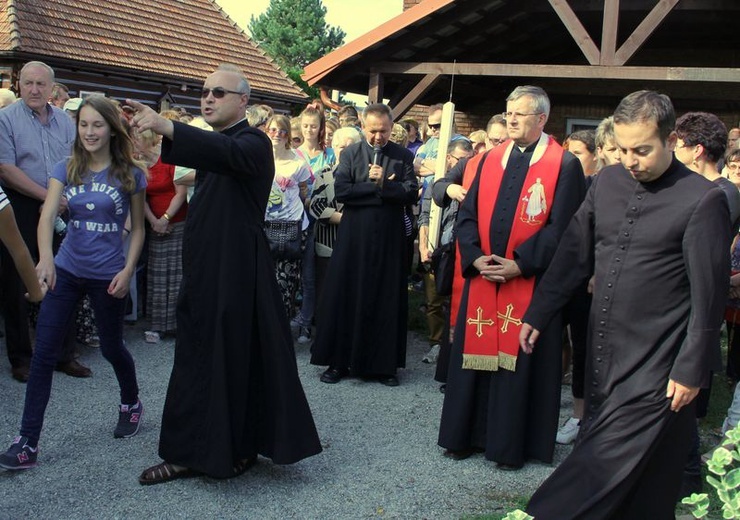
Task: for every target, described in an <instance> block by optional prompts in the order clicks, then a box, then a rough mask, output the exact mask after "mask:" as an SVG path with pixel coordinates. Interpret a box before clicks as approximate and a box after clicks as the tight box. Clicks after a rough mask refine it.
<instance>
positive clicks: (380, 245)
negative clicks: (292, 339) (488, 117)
mask: <svg viewBox="0 0 740 520" xmlns="http://www.w3.org/2000/svg"><path fill="white" fill-rule="evenodd" d="M362 117H363V123H364V124H363V133H364V134H365V139H364V140H363V141H361V142H359V143H356V144H353V145H351V146H349V147H348V148H346V149H345V150H344V151H343V152H342V155H341V157H340V159H339V165H338V166H337V169H336V171H335V173H334V179H335V180H334V192H335V194H336V200H337V201H338V202H341V203H343V204H344V209H343V211H342V221H341V223H340V224H339V230H338V235H337V240H336V242H335V244H334V251H333V253H332V256H331V260H330V262H329V268H328V270H327V276H326V282H325V287H324V291H323V294H322V297H321V301H319V313H318V316H319V320H318V322H317V323H316V336H315V340H314V343H313V347H312V349H311V363H313V364H314V365H322V366H326V365H328V366H329V368H327V369H326V371H325V372H324V373H323V374H322V375H321V381H323V382H324V383H329V384H333V383H338V382H339V381H340V380H341V379H342V378H343V377H346V376H347V375H353V376H360V377H373V378H377V379H378V381H380V382H381V383H383V384H385V385H387V386H397V385H398V378H397V377H396V370H397V369H398V368H400V367H404V366H405V364H406V334H407V330H406V329H407V314H408V304H407V300H408V290H407V286H406V277H407V272H406V265H405V262H404V258H405V250H406V233H405V227H404V207H405V206H407V205H409V204H413V203H414V202H415V201H416V198H417V192H418V184H417V181H416V176H415V174H414V165H413V162H414V157H413V155H412V154H411V152H409V151H408V150H407V149H406V148H403V147H402V146H399V145H397V144H395V143H392V142H390V141H389V140H388V139H389V137H390V133H391V128H392V126H393V115H392V113H391V110H390V108H389V107H388V106H386V105H383V104H380V103H378V104H373V105H369V106H367V107H366V108H365V110H364V111H363V116H362Z"/></svg>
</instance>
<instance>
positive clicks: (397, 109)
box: [392, 74, 440, 121]
mask: <svg viewBox="0 0 740 520" xmlns="http://www.w3.org/2000/svg"><path fill="white" fill-rule="evenodd" d="M439 78H440V75H439V74H427V75H426V76H424V77H423V78H422V79H421V81H419V83H417V84H416V86H415V87H414V88H412V89H411V91H409V93H408V94H406V95H405V96H404V97H403V99H402V100H401V101H399V102H398V104H397V105H396V106H394V107H392V108H393V117H395V118H396V121H398V120H399V119H401V118H402V117H403V116H404V114H405V113H406V112H408V111H409V109H410V108H411V107H412V106H414V105H415V104H416V101H417V100H418V99H419V98H420V97H421V96H423V95H424V94H426V93H427V91H428V90H429V89H430V88H432V87H433V86H434V84H435V83H436V82H437V81H438V80H439Z"/></svg>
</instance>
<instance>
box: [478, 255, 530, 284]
mask: <svg viewBox="0 0 740 520" xmlns="http://www.w3.org/2000/svg"><path fill="white" fill-rule="evenodd" d="M473 267H475V268H476V269H477V270H478V272H479V273H480V275H481V276H482V277H483V278H485V279H486V280H488V281H489V282H496V283H506V282H508V281H509V280H511V279H512V278H516V277H517V276H521V275H522V271H521V269H519V265H517V263H516V262H515V261H514V260H510V259H508V258H504V257H503V256H498V255H483V256H479V257H478V258H476V259H475V261H474V262H473Z"/></svg>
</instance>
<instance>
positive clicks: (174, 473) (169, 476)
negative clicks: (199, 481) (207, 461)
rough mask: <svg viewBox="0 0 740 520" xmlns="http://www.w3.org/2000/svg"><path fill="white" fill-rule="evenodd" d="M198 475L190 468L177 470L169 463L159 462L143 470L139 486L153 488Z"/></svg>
mask: <svg viewBox="0 0 740 520" xmlns="http://www.w3.org/2000/svg"><path fill="white" fill-rule="evenodd" d="M198 475H200V473H198V472H197V471H194V470H192V469H190V468H179V467H175V466H174V465H173V464H170V463H169V462H161V463H159V464H157V465H156V466H152V467H151V468H147V469H145V470H144V471H143V472H142V474H141V475H140V476H139V484H141V485H142V486H153V485H154V484H162V483H163V482H169V481H170V480H177V479H179V478H193V477H197V476H198Z"/></svg>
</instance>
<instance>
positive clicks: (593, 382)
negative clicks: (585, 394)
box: [591, 381, 599, 386]
mask: <svg viewBox="0 0 740 520" xmlns="http://www.w3.org/2000/svg"><path fill="white" fill-rule="evenodd" d="M591 386H599V383H598V382H596V381H591Z"/></svg>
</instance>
